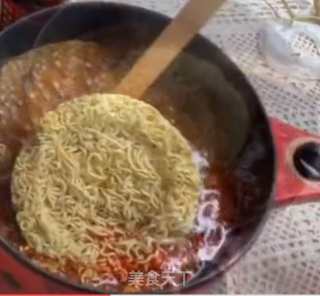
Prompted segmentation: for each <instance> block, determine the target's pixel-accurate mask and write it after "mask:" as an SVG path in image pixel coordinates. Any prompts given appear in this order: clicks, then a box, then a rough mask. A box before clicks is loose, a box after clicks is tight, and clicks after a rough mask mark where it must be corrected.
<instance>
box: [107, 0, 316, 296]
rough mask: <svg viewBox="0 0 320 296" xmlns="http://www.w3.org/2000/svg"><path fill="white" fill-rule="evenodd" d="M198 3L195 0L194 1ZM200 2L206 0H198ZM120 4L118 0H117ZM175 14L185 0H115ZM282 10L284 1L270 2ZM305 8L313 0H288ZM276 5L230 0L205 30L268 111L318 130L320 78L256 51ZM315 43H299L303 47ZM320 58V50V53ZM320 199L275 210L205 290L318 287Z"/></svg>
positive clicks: (248, 291)
mask: <svg viewBox="0 0 320 296" xmlns="http://www.w3.org/2000/svg"><path fill="white" fill-rule="evenodd" d="M193 1H196V0H193ZM198 1H199V3H200V2H201V0H198ZM113 2H116V0H113ZM118 2H124V3H129V4H132V5H140V6H143V7H146V8H149V9H154V10H157V11H159V12H162V13H165V14H167V15H170V16H174V15H175V14H176V12H177V11H178V10H179V9H180V8H181V7H182V6H183V5H184V3H185V2H186V1H185V0H161V1H159V0H118ZM268 2H269V3H270V4H272V6H274V8H276V10H277V11H278V12H279V13H280V14H281V15H283V16H285V15H286V10H285V8H284V6H283V5H282V2H281V0H268ZM287 2H288V3H289V5H290V7H291V8H292V9H293V11H295V12H299V13H301V14H305V13H309V12H310V11H311V10H312V5H311V0H288V1H287ZM272 18H274V11H273V10H272V9H271V8H270V6H269V5H267V4H266V2H264V0H229V1H227V2H226V3H225V5H224V6H223V8H222V9H221V10H220V11H219V13H218V14H217V15H216V16H215V17H214V19H212V21H210V23H209V24H208V25H207V26H206V27H205V28H204V29H203V34H205V35H206V36H207V37H208V38H209V39H211V40H212V41H213V42H215V43H216V44H217V45H218V46H220V47H221V48H222V49H223V50H224V52H226V53H227V54H228V55H229V56H230V57H231V58H232V59H233V60H234V61H235V62H236V63H237V64H238V66H239V67H240V68H241V69H242V70H243V71H244V72H245V73H246V74H247V75H248V77H249V79H250V81H251V83H252V85H253V86H254V87H255V89H256V90H257V92H258V94H259V95H260V97H261V99H262V101H263V103H264V105H265V107H266V109H267V111H268V113H269V114H270V115H273V116H276V117H278V118H280V119H282V120H284V121H286V122H288V123H291V124H292V125H295V126H297V127H300V128H303V129H306V130H308V131H310V132H313V133H320V81H317V80H303V79H296V78H293V77H290V73H288V76H285V75H282V74H280V73H277V72H276V71H273V70H272V69H270V68H269V67H268V65H266V63H265V61H264V59H263V57H262V56H261V54H260V52H259V50H258V46H257V45H258V43H257V40H258V31H259V30H260V28H261V26H263V24H264V22H265V21H266V20H270V19H272ZM312 46H313V45H312V44H310V43H308V42H301V40H300V41H299V40H298V41H297V44H296V47H298V48H299V50H300V51H302V52H303V51H308V50H312ZM319 58H320V55H319ZM319 262H320V202H318V203H317V202H313V203H306V204H299V205H292V206H287V207H283V208H275V209H273V210H272V213H271V215H270V217H269V219H268V222H267V224H266V226H265V228H264V230H263V232H262V233H261V235H260V236H259V238H258V240H257V241H256V243H255V244H254V246H253V247H252V248H251V250H250V251H249V252H248V253H247V255H245V256H244V257H243V258H242V259H241V260H240V262H238V263H237V264H236V265H235V266H234V267H233V268H232V269H231V270H229V271H228V272H227V274H225V276H224V277H223V278H222V279H220V280H219V281H217V282H215V283H213V285H212V287H210V289H209V290H208V291H207V292H208V293H224V294H231V293H233V294H264V293H268V294H269V293H270V294H272V293H285V294H298V293H301V294H306V293H307V294H312V293H320V264H319Z"/></svg>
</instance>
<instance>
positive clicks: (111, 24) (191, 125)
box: [0, 2, 320, 293]
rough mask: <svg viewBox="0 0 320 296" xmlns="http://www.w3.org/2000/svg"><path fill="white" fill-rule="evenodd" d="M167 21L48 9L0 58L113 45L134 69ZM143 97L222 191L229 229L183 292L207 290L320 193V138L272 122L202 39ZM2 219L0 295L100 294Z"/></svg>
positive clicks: (124, 11)
mask: <svg viewBox="0 0 320 296" xmlns="http://www.w3.org/2000/svg"><path fill="white" fill-rule="evenodd" d="M169 21H170V20H169V18H167V17H165V16H163V15H160V14H157V13H155V12H151V11H148V10H145V9H142V8H137V7H131V6H126V5H119V4H111V3H103V2H81V3H77V4H70V5H65V6H60V7H55V8H50V9H48V10H44V11H41V12H38V13H35V14H33V15H31V16H28V17H26V18H24V19H22V20H20V21H18V22H17V23H16V24H14V25H12V26H11V27H9V28H8V29H6V30H5V31H3V32H2V33H1V35H0V61H1V63H2V64H3V63H5V62H6V61H7V60H9V59H10V58H12V57H13V56H16V55H19V54H22V53H24V52H26V51H28V50H30V49H32V48H34V47H38V46H41V45H44V44H48V43H51V42H58V41H63V40H69V39H73V38H80V39H86V40H95V41H97V42H100V43H104V44H109V45H110V44H111V47H112V49H113V52H114V54H115V55H116V57H117V58H116V59H115V63H116V64H117V66H124V67H125V65H121V63H122V60H123V59H124V57H128V56H131V55H132V59H131V60H130V59H129V60H130V61H129V64H130V62H131V64H133V63H134V61H135V59H136V58H137V55H136V54H135V53H136V52H137V51H138V52H139V50H140V52H142V51H143V50H144V49H145V48H147V47H148V46H149V45H150V44H151V42H152V41H153V40H154V39H155V38H156V37H157V36H158V35H159V33H160V32H161V31H162V30H163V28H165V26H166V25H167V24H168V23H169ZM111 41H112V42H111ZM190 57H192V58H190ZM127 67H130V65H127ZM168 81H169V82H170V81H173V82H174V83H168ZM194 86H196V87H194ZM145 96H146V98H148V100H149V102H150V103H151V104H153V105H154V106H155V107H157V108H158V109H159V110H160V111H161V112H162V113H163V115H164V116H166V117H173V118H175V121H176V126H177V127H178V128H179V129H180V130H181V132H182V133H183V134H184V136H185V137H186V138H187V139H188V140H189V141H190V142H191V143H192V144H193V145H194V146H195V147H197V148H198V149H199V150H201V151H205V152H206V153H207V158H208V161H209V162H210V164H212V170H213V171H214V172H215V173H216V172H217V171H218V172H219V173H218V177H217V178H218V179H219V180H218V182H220V184H222V185H223V186H222V187H221V188H222V192H221V196H222V197H223V198H221V200H220V203H221V205H220V206H221V215H222V218H223V219H224V220H225V221H227V222H228V223H230V224H231V225H232V229H231V230H230V231H229V232H228V235H227V237H226V238H225V240H224V241H223V243H222V244H221V246H220V247H219V250H218V252H217V253H216V255H215V257H214V259H213V260H210V261H207V262H205V263H204V264H203V267H202V269H201V271H200V272H199V273H198V274H197V276H196V277H195V278H194V279H192V280H191V281H190V282H189V283H188V284H187V285H186V286H185V287H183V292H192V293H195V292H198V291H200V292H205V291H206V289H207V288H208V287H209V285H211V284H212V283H213V281H214V279H215V278H217V276H219V275H221V274H222V273H223V272H225V271H226V270H227V269H228V268H229V267H230V266H231V265H232V264H234V263H235V262H236V261H237V260H238V259H239V258H240V257H241V256H242V255H243V254H244V253H245V252H246V251H247V250H248V249H249V247H250V246H251V244H252V243H253V242H254V241H255V239H256V237H257V235H258V234H259V233H260V231H261V228H262V226H263V225H264V223H265V221H266V217H267V214H268V212H269V210H270V208H271V207H273V206H277V205H280V204H287V203H289V202H293V201H307V199H309V198H314V197H316V196H318V195H319V193H320V138H319V137H317V136H313V135H310V134H308V133H306V132H304V131H301V130H297V129H295V128H293V127H291V126H289V125H287V124H285V123H283V122H281V121H279V120H277V119H274V118H268V117H267V116H266V114H265V111H264V109H263V107H262V105H261V103H260V101H259V99H258V97H257V95H256V93H255V91H254V90H253V89H252V87H251V85H250V84H249V83H248V81H247V79H246V77H245V76H244V75H243V74H242V73H241V71H240V70H239V69H238V68H237V67H236V66H235V65H234V64H233V63H232V62H231V61H230V59H229V58H228V57H227V56H225V55H224V54H223V53H222V52H221V50H220V49H218V48H217V47H216V46H215V45H214V44H212V43H210V42H209V41H208V40H206V39H205V38H203V37H201V36H197V37H196V38H195V39H194V40H193V41H192V43H191V44H190V45H189V46H188V47H187V48H186V49H185V50H184V56H181V57H179V58H178V59H177V60H176V61H175V62H174V64H173V65H172V66H171V67H170V68H169V69H168V70H167V71H166V73H164V74H163V75H162V76H161V77H160V78H159V81H157V83H156V84H155V85H153V86H152V87H151V89H150V90H149V91H148V92H147V93H146V95H145ZM168 106H170V108H168ZM172 110H173V111H172ZM1 198H2V199H3V200H2V201H1V204H7V205H8V207H7V210H6V212H5V213H4V212H3V211H2V212H0V217H2V216H10V215H11V214H10V211H12V209H11V208H10V199H7V200H6V199H5V197H3V196H1ZM12 215H14V213H12ZM5 221H7V220H5V219H0V247H1V248H0V262H1V264H0V292H1V293H9V292H15V293H19V292H24V293H48V292H55V293H69V292H70V293H71V292H72V293H79V292H85V291H86V292H103V291H100V290H97V289H94V288H91V287H87V286H84V285H80V284H78V283H75V282H72V281H71V280H69V279H66V278H63V277H60V276H57V275H53V274H50V273H48V272H46V271H45V270H43V269H41V268H40V267H39V266H37V265H36V264H34V263H33V262H32V261H31V260H30V259H28V258H27V257H26V256H25V255H23V254H22V253H21V252H19V249H18V248H17V247H16V245H15V244H14V243H13V240H12V237H13V236H14V234H13V236H12V233H11V232H10V231H8V225H6V224H5V223H7V222H5ZM4 229H6V231H4ZM107 292H108V291H107ZM109 292H113V291H109Z"/></svg>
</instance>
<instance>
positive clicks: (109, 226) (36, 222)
mask: <svg viewBox="0 0 320 296" xmlns="http://www.w3.org/2000/svg"><path fill="white" fill-rule="evenodd" d="M12 180H13V181H12V200H13V204H14V206H15V209H16V212H17V221H18V224H19V226H20V228H21V231H22V234H23V236H24V238H25V239H26V241H27V243H28V245H29V246H30V247H32V248H34V249H35V251H36V252H39V253H42V254H47V255H49V256H53V257H59V258H61V257H65V258H71V259H73V260H78V261H79V262H82V263H84V264H94V263H95V262H96V261H97V260H98V258H103V257H108V256H109V255H110V256H111V255H114V254H124V255H127V256H130V257H132V258H135V259H138V260H141V261H143V260H146V258H147V256H149V255H150V254H152V252H153V251H154V247H155V246H165V245H167V244H169V243H172V242H175V241H177V240H179V239H181V238H184V237H185V236H186V235H188V234H190V232H191V231H192V230H193V226H194V221H195V218H196V214H197V207H198V200H199V195H200V189H201V180H200V174H199V172H198V169H197V167H196V165H195V163H194V161H193V158H192V150H191V147H190V145H189V143H188V142H187V140H186V139H185V138H184V137H183V136H182V135H181V133H180V132H179V131H178V130H177V129H176V128H175V127H174V126H172V125H171V124H170V123H169V121H168V120H166V119H165V118H164V117H163V116H162V115H161V114H160V112H159V111H158V110H156V109H155V108H154V107H152V106H151V105H149V104H147V103H145V102H142V101H140V100H136V99H133V98H130V97H127V96H123V95H118V94H94V95H88V96H82V97H80V98H77V99H73V100H70V101H68V102H65V103H62V104H60V105H59V106H58V107H57V108H56V109H54V110H52V111H50V112H48V113H47V114H46V115H45V116H44V117H43V118H42V119H41V121H40V127H39V131H38V132H37V134H36V137H35V138H34V139H33V140H32V142H30V143H28V144H25V145H24V147H23V148H22V150H21V152H20V154H19V156H18V157H17V159H16V162H15V167H14V171H13V177H12Z"/></svg>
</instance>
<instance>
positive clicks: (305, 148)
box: [270, 118, 320, 204]
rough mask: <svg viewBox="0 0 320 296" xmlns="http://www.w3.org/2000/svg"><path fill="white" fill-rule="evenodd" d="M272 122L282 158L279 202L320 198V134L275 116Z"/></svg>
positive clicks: (279, 168)
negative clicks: (314, 133) (295, 126)
mask: <svg viewBox="0 0 320 296" xmlns="http://www.w3.org/2000/svg"><path fill="white" fill-rule="evenodd" d="M270 123H271V128H272V132H273V136H274V141H275V146H276V151H277V158H278V164H277V165H278V168H277V172H278V176H277V183H276V191H275V194H276V195H275V196H276V203H278V204H283V203H288V202H304V201H309V200H311V199H315V198H317V197H319V198H320V136H317V135H312V134H310V133H307V132H305V131H303V130H300V129H297V128H294V127H293V126H290V125H288V124H286V123H284V122H282V121H280V120H278V119H275V118H270Z"/></svg>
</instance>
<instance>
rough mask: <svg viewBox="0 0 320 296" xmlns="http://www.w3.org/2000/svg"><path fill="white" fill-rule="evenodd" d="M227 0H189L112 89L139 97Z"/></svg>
mask: <svg viewBox="0 0 320 296" xmlns="http://www.w3.org/2000/svg"><path fill="white" fill-rule="evenodd" d="M225 1H226V0H201V1H196V0H189V2H188V3H187V4H186V5H185V7H184V8H183V9H182V10H181V12H180V13H179V14H178V15H177V16H176V18H175V19H174V20H173V21H172V22H171V23H170V24H169V26H168V27H167V28H166V29H165V30H164V31H163V32H162V33H161V34H160V36H159V37H158V38H157V39H156V40H155V41H154V43H153V44H152V45H151V46H150V47H149V48H148V49H147V50H146V52H145V53H144V55H143V56H142V57H141V58H140V59H139V60H138V61H137V63H136V64H135V65H134V66H133V68H132V69H131V70H130V71H129V72H128V74H127V75H126V76H125V77H124V79H123V80H122V81H121V82H120V84H119V85H118V86H117V87H116V90H115V92H117V93H122V94H127V95H130V96H132V97H134V98H141V97H142V95H143V94H144V93H145V91H146V90H147V89H148V88H149V87H150V86H151V85H152V84H153V83H154V82H155V81H156V80H157V78H158V77H159V76H160V75H161V74H162V73H163V72H164V70H165V69H166V68H167V67H168V66H169V65H170V64H171V63H172V62H173V61H174V59H175V58H176V57H177V56H178V55H179V53H180V52H181V51H182V50H183V49H184V47H185V46H186V45H187V44H188V43H189V42H190V41H191V40H192V39H193V37H194V36H195V35H196V34H197V33H198V32H199V30H200V29H201V28H202V27H203V26H204V25H205V24H206V23H207V21H208V20H209V19H210V17H211V16H212V15H213V13H214V12H215V11H217V10H218V9H219V7H220V6H221V5H222V4H223V3H224V2H225Z"/></svg>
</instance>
